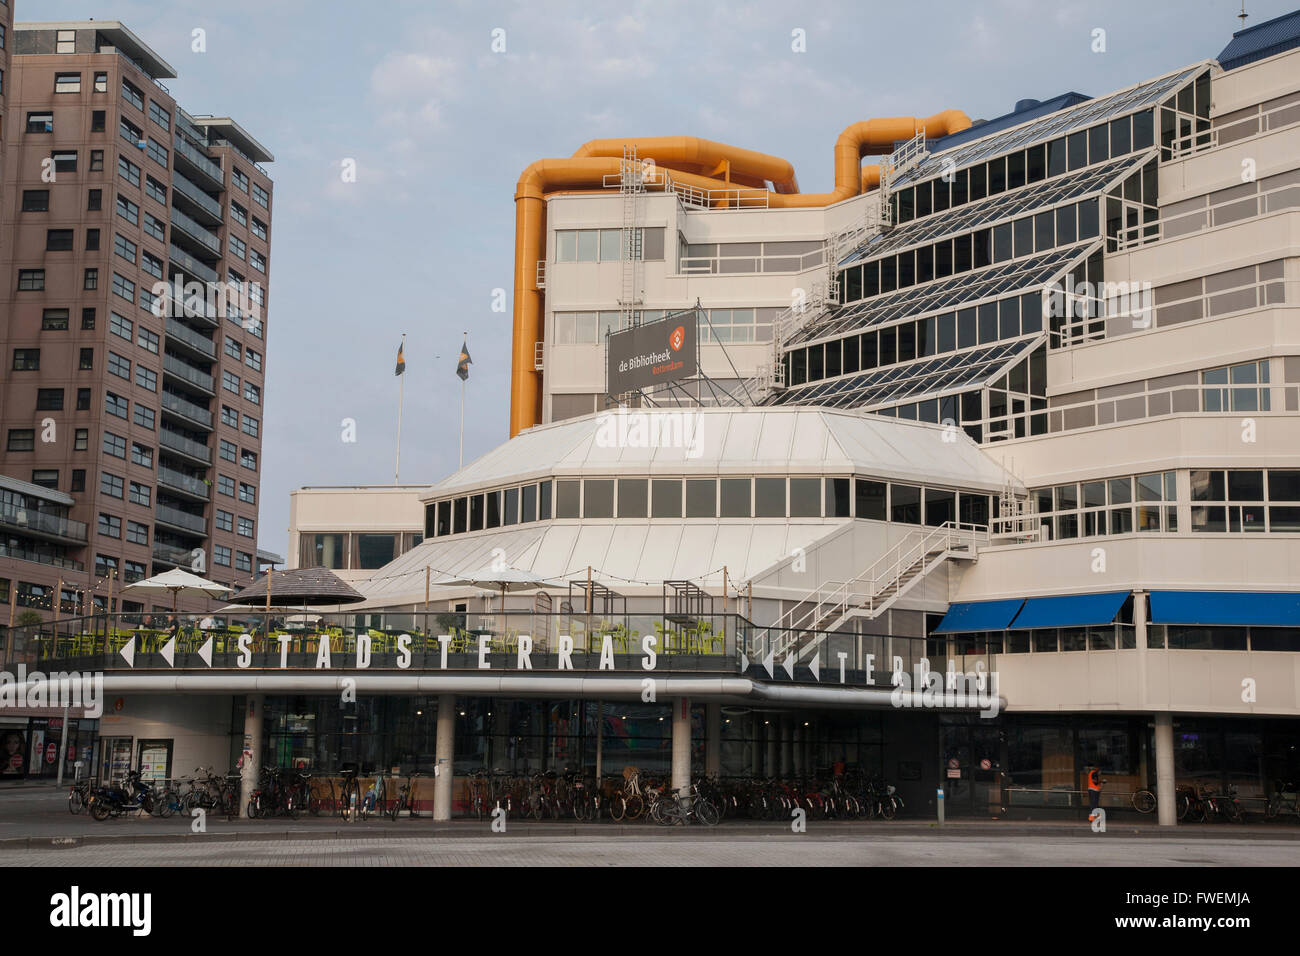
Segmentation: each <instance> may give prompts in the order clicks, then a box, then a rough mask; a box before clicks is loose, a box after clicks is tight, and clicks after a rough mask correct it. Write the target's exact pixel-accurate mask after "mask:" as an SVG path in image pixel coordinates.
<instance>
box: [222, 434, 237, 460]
mask: <svg viewBox="0 0 1300 956" xmlns="http://www.w3.org/2000/svg"><path fill="white" fill-rule="evenodd" d="M238 453H239V449H238V448H236V447H235V444H234V442H228V441H226V440H225V439H224V438H223V439H222V440H221V443H220V444H219V445H218V447H217V454H218V455H220V456H221V458H222V459H224V460H225V461H234V460H235V456H236V455H237V454H238Z"/></svg>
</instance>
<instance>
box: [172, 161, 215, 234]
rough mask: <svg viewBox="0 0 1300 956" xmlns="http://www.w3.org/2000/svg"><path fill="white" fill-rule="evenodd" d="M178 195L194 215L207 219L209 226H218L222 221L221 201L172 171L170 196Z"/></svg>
mask: <svg viewBox="0 0 1300 956" xmlns="http://www.w3.org/2000/svg"><path fill="white" fill-rule="evenodd" d="M178 197H179V198H181V200H182V202H184V203H185V204H186V205H187V206H188V207H189V208H190V209H191V210H192V211H193V213H194V215H195V216H197V217H199V218H200V219H205V220H207V224H208V225H209V226H220V225H221V223H222V222H223V221H224V220H223V218H222V214H221V203H219V202H217V201H216V200H215V199H213V198H212V197H211V196H209V195H208V194H207V193H205V192H204V191H203V190H202V189H200V188H199V187H198V186H196V185H194V184H193V183H192V182H190V181H189V180H188V179H186V178H185V177H184V176H182V175H181V174H180V173H178V172H173V173H172V198H173V199H176V198H178Z"/></svg>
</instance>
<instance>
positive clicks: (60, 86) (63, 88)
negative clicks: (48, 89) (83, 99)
mask: <svg viewBox="0 0 1300 956" xmlns="http://www.w3.org/2000/svg"><path fill="white" fill-rule="evenodd" d="M54 92H55V93H80V92H81V74H80V73H55V74H54Z"/></svg>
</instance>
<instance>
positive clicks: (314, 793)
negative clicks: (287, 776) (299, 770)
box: [304, 774, 337, 817]
mask: <svg viewBox="0 0 1300 956" xmlns="http://www.w3.org/2000/svg"><path fill="white" fill-rule="evenodd" d="M304 776H305V777H306V778H307V782H308V796H307V812H308V813H310V814H311V815H312V816H314V817H318V816H320V815H321V814H322V813H324V814H328V815H332V814H333V813H334V810H335V808H336V806H337V798H336V797H335V795H334V781H333V780H331V779H330V778H329V777H325V778H323V779H321V778H316V777H312V776H311V775H310V774H305V775H304Z"/></svg>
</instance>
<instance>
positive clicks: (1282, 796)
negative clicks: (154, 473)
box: [1131, 780, 1300, 823]
mask: <svg viewBox="0 0 1300 956" xmlns="http://www.w3.org/2000/svg"><path fill="white" fill-rule="evenodd" d="M1131 802H1132V804H1133V809H1135V810H1137V811H1138V812H1139V813H1154V812H1155V809H1156V806H1157V803H1158V800H1157V796H1156V791H1155V790H1154V789H1146V790H1138V791H1136V792H1135V793H1134V794H1133V796H1132V798H1131ZM1174 804H1175V807H1176V809H1177V812H1178V819H1179V820H1199V821H1200V822H1202V823H1215V822H1218V821H1220V820H1226V821H1227V822H1229V823H1245V822H1246V815H1247V814H1246V810H1245V809H1244V808H1243V807H1242V805H1241V801H1240V800H1239V799H1238V798H1237V788H1236V787H1235V786H1233V785H1231V784H1229V785H1228V787H1227V789H1226V790H1225V792H1224V793H1218V792H1217V791H1216V790H1215V789H1214V788H1213V787H1207V786H1191V785H1180V786H1178V787H1176V788H1175V791H1174ZM1285 816H1294V817H1300V786H1298V785H1297V784H1296V783H1294V782H1289V781H1283V780H1276V781H1274V782H1273V789H1272V791H1271V792H1270V793H1269V794H1268V796H1267V797H1266V798H1265V801H1264V818H1265V819H1266V820H1275V819H1277V818H1279V817H1285Z"/></svg>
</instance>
